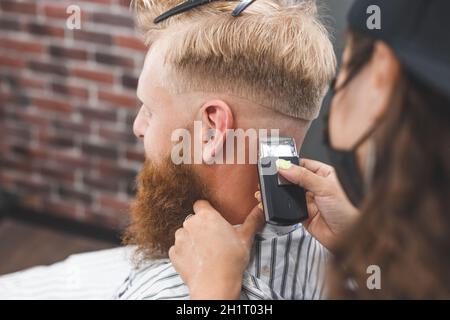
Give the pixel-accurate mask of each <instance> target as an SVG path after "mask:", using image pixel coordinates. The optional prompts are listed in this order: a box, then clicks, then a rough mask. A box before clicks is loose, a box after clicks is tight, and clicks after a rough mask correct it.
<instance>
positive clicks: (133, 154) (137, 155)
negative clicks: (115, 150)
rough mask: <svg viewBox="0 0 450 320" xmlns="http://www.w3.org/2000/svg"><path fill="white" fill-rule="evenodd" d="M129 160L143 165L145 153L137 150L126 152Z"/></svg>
mask: <svg viewBox="0 0 450 320" xmlns="http://www.w3.org/2000/svg"><path fill="white" fill-rule="evenodd" d="M125 157H126V158H127V160H130V161H136V162H139V163H143V162H144V160H145V156H144V152H142V151H137V150H127V151H126V152H125Z"/></svg>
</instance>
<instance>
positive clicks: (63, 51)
mask: <svg viewBox="0 0 450 320" xmlns="http://www.w3.org/2000/svg"><path fill="white" fill-rule="evenodd" d="M48 52H49V53H50V55H51V56H52V57H55V58H65V59H66V58H68V59H75V60H86V59H87V56H88V53H87V51H85V50H80V49H75V48H67V47H62V46H57V45H51V46H49V48H48Z"/></svg>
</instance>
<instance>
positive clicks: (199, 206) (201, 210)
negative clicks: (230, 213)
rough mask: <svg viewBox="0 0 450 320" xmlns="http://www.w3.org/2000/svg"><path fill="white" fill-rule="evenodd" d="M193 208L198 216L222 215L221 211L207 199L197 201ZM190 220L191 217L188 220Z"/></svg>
mask: <svg viewBox="0 0 450 320" xmlns="http://www.w3.org/2000/svg"><path fill="white" fill-rule="evenodd" d="M193 209H194V213H195V215H196V216H197V217H206V216H221V215H220V213H219V212H218V211H217V210H216V209H214V208H213V206H212V205H211V204H210V203H209V202H208V201H206V200H198V201H195V203H194V206H193ZM189 220H190V219H188V220H187V221H189Z"/></svg>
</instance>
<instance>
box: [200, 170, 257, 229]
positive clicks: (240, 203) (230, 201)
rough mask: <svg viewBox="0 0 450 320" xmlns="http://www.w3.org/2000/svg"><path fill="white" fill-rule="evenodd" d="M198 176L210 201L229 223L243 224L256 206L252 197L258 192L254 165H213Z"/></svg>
mask: <svg viewBox="0 0 450 320" xmlns="http://www.w3.org/2000/svg"><path fill="white" fill-rule="evenodd" d="M200 175H201V176H202V180H203V181H205V182H206V184H207V185H208V189H209V190H210V192H211V197H212V199H211V201H212V202H214V205H215V207H216V209H217V210H218V211H219V212H220V213H221V214H222V216H223V217H224V218H225V219H226V220H227V221H228V222H229V223H231V224H241V223H243V222H244V220H245V218H246V217H247V215H248V214H249V213H250V211H251V210H252V209H253V208H254V207H255V206H256V205H257V204H258V203H257V201H256V199H255V197H254V194H255V192H256V191H257V190H258V174H257V170H256V166H255V165H213V166H209V167H206V168H205V170H203V171H202V173H201V174H200Z"/></svg>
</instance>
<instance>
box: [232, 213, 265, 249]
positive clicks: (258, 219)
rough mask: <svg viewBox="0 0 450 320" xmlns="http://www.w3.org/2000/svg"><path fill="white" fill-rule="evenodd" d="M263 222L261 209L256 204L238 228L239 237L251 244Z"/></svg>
mask: <svg viewBox="0 0 450 320" xmlns="http://www.w3.org/2000/svg"><path fill="white" fill-rule="evenodd" d="M264 222H265V221H264V214H263V212H262V210H261V209H260V208H259V207H258V206H256V207H254V208H253V210H252V211H251V212H250V214H249V215H248V216H247V218H246V219H245V221H244V223H243V224H242V225H241V226H240V227H239V229H238V232H239V234H240V235H241V239H242V240H243V241H245V242H246V243H247V244H251V243H252V242H253V238H254V237H255V234H256V233H257V232H258V231H260V230H261V229H262V227H263V226H264Z"/></svg>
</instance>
